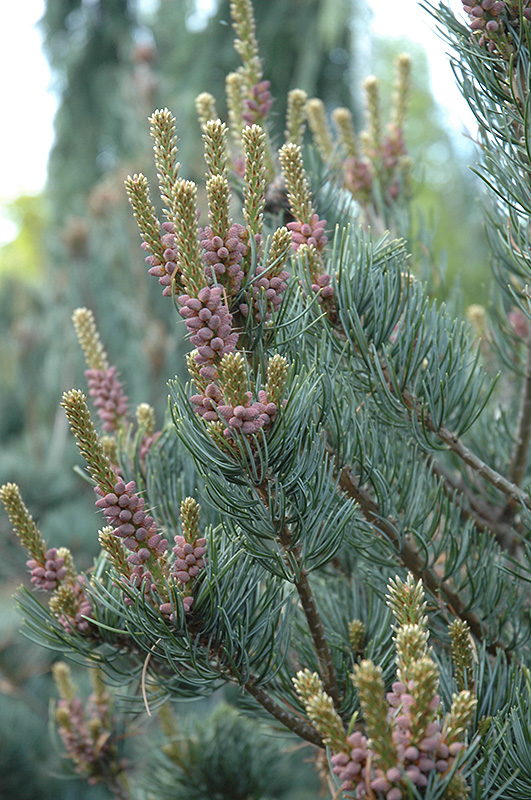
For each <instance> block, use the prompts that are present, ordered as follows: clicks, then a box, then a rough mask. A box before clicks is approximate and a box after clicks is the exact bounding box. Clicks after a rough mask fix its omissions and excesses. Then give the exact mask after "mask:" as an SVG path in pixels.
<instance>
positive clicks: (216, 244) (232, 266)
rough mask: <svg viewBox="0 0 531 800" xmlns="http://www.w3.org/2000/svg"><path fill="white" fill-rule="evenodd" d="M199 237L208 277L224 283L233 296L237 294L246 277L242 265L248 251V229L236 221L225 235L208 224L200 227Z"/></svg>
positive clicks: (212, 280)
mask: <svg viewBox="0 0 531 800" xmlns="http://www.w3.org/2000/svg"><path fill="white" fill-rule="evenodd" d="M199 239H200V241H201V247H202V248H203V255H202V257H203V261H204V263H205V275H206V277H207V279H208V280H209V282H214V281H216V283H223V284H224V285H226V286H227V288H228V290H229V292H230V294H231V296H234V295H236V294H237V292H238V291H239V289H240V286H241V284H242V280H243V277H244V272H243V269H242V267H241V265H242V262H243V259H244V258H245V256H246V255H247V251H248V247H247V240H248V233H247V229H246V228H244V226H243V225H239V224H238V223H235V224H234V225H232V226H231V227H230V228H229V229H228V230H227V232H226V234H225V235H224V236H218V235H215V234H214V233H213V232H212V228H211V227H210V226H207V227H206V228H200V229H199Z"/></svg>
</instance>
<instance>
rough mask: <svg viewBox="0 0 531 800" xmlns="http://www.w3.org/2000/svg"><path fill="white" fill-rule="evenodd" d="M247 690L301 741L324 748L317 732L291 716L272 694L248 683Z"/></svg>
mask: <svg viewBox="0 0 531 800" xmlns="http://www.w3.org/2000/svg"><path fill="white" fill-rule="evenodd" d="M244 686H245V689H246V690H247V691H248V692H249V694H250V695H252V697H254V699H255V700H256V701H257V702H258V703H260V705H261V706H262V708H265V710H266V711H268V712H269V714H271V716H273V717H274V718H275V719H277V720H278V721H279V722H280V723H282V725H284V727H285V728H288V730H290V731H292V732H293V733H295V734H297V736H300V738H301V739H305V740H306V741H307V742H310V744H314V745H316V746H317V747H321V748H323V747H324V744H323V739H322V737H321V736H320V735H319V734H318V733H317V731H316V730H315V729H314V728H313V727H312V726H311V725H309V724H308V723H307V722H306V721H305V720H303V719H301V718H300V717H296V716H295V715H294V714H290V712H289V711H286V709H285V708H283V707H282V706H281V705H280V704H279V703H277V702H276V701H275V700H273V698H272V697H271V695H270V694H268V693H267V692H266V691H265V689H263V688H262V687H261V686H256V684H254V683H252V682H251V681H248V682H247V683H246V684H244Z"/></svg>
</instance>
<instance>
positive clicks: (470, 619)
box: [0, 0, 531, 800]
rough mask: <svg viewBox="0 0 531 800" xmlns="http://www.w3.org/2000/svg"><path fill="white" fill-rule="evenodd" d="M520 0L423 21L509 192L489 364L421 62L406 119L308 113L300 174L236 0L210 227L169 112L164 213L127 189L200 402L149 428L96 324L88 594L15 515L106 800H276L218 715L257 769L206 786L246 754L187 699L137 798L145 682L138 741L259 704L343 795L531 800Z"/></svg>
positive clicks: (526, 66)
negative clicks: (416, 150) (150, 730)
mask: <svg viewBox="0 0 531 800" xmlns="http://www.w3.org/2000/svg"><path fill="white" fill-rule="evenodd" d="M527 6H528V3H527V2H522V0H511V1H510V2H495V3H493V2H492V0H483V2H482V3H481V4H480V3H477V2H475V3H469V4H467V5H466V6H465V12H466V14H467V15H469V18H468V17H467V18H465V20H464V21H458V20H457V19H456V17H455V16H454V15H453V14H452V13H451V12H450V11H449V10H448V8H446V7H445V6H444V5H441V6H440V8H435V7H431V6H430V7H429V10H430V11H431V13H432V14H433V15H434V17H435V18H436V19H437V20H438V22H439V24H440V25H441V26H443V27H444V29H445V30H446V31H447V35H448V38H449V40H450V41H451V42H452V44H453V46H454V51H455V56H454V59H455V61H454V67H455V70H456V73H457V74H458V75H459V77H460V81H461V84H462V86H463V88H464V91H465V93H466V95H467V97H468V99H469V102H470V104H471V107H472V109H473V110H474V113H475V114H476V118H477V120H478V124H479V145H480V150H481V156H482V163H481V166H480V167H479V171H480V174H481V175H482V177H483V178H484V180H485V183H486V184H487V187H488V190H489V193H488V199H487V210H486V218H487V234H488V237H489V241H490V243H491V246H492V252H493V263H494V269H495V274H496V276H497V277H498V278H499V280H498V285H497V288H496V290H495V295H494V297H493V302H492V314H491V315H490V321H489V323H488V325H487V323H486V321H485V320H486V316H487V313H486V312H485V311H484V310H483V309H478V308H477V307H476V308H475V309H474V310H473V311H470V313H469V318H470V319H472V320H475V321H476V323H477V320H478V319H479V320H481V331H480V332H481V334H482V336H481V339H480V340H479V341H478V340H477V339H476V340H475V339H474V338H473V337H472V335H471V331H470V329H469V328H468V327H467V325H466V324H465V323H464V322H462V321H459V320H456V319H454V317H453V315H452V314H450V313H449V311H448V310H447V309H445V307H444V306H443V305H441V304H440V303H438V302H437V301H436V300H434V299H433V298H431V297H430V296H429V295H428V293H427V290H426V288H425V287H424V286H423V285H422V284H421V282H420V281H419V279H418V277H416V275H415V263H414V260H411V259H409V257H408V248H411V249H413V252H414V248H413V245H414V244H415V243H414V241H412V240H410V241H408V240H407V237H408V236H409V235H410V230H409V221H408V220H409V216H408V207H409V202H410V186H409V180H408V176H409V172H410V168H411V162H410V160H409V158H408V156H407V150H406V137H405V126H406V120H407V92H408V75H409V69H410V64H409V60H408V59H407V57H405V56H403V57H401V58H400V59H399V60H398V63H397V78H396V86H395V93H394V96H393V99H392V104H391V114H390V117H389V121H388V122H387V123H385V124H384V123H383V121H382V119H381V100H380V97H379V84H378V80H377V79H376V78H374V77H371V78H368V79H367V80H366V82H365V91H366V98H367V124H366V129H365V130H364V131H362V132H361V133H359V132H358V131H357V130H355V126H354V122H353V116H352V113H351V111H349V110H348V109H345V108H339V109H334V110H332V111H331V113H330V114H329V110H328V109H326V108H325V106H324V105H323V103H322V102H321V101H320V100H319V99H317V98H313V99H308V98H307V97H306V96H305V94H304V92H302V91H301V90H299V89H296V88H294V89H293V90H292V91H291V92H290V94H289V96H288V99H287V109H288V110H287V119H286V133H285V142H284V143H283V144H282V146H281V147H280V148H279V149H277V147H276V145H275V144H274V143H273V141H272V137H271V136H270V133H269V131H268V116H269V113H270V110H271V107H272V102H273V99H272V97H271V95H270V92H269V83H268V81H267V78H266V74H267V70H266V67H265V66H264V64H263V62H262V60H261V58H260V55H259V49H258V39H257V31H256V27H255V23H254V17H253V9H252V5H251V2H250V0H232V3H231V15H232V23H233V27H234V31H235V35H236V41H235V48H236V52H237V53H238V55H239V56H240V58H241V61H242V63H241V66H240V67H239V69H238V70H237V71H235V72H233V73H231V76H230V80H229V81H228V82H227V105H228V109H229V115H228V116H229V119H228V124H226V123H225V122H223V121H221V120H220V119H218V118H217V115H216V111H215V108H216V104H215V99H214V98H213V97H212V96H211V95H209V94H208V93H206V92H204V93H203V94H201V95H200V96H199V98H198V101H197V109H198V116H199V123H200V131H201V136H202V142H203V149H204V157H205V164H206V178H205V195H206V202H207V208H206V214H205V211H203V214H202V215H201V214H200V213H199V211H198V187H197V186H196V184H195V183H194V182H192V181H189V180H186V179H185V178H184V177H181V175H180V165H179V163H178V161H177V156H178V138H177V123H176V121H175V119H174V117H173V115H172V114H171V112H170V111H168V110H167V109H162V110H156V111H155V112H154V113H153V114H152V116H151V118H150V124H151V134H152V138H153V142H154V154H155V163H156V167H157V171H158V180H159V185H160V195H161V200H162V207H163V218H162V219H160V218H159V214H158V212H157V209H156V207H155V205H154V203H153V201H152V199H151V195H150V188H149V186H148V181H147V179H146V178H145V177H144V176H143V175H141V174H135V175H133V176H132V177H130V178H128V180H127V181H126V190H127V194H128V197H129V200H130V202H131V206H132V209H133V214H134V216H135V218H136V220H137V223H138V226H139V230H140V234H141V239H142V245H141V246H142V248H143V249H144V251H145V254H146V262H147V266H148V269H147V272H148V273H149V275H150V276H152V277H155V278H157V280H158V282H159V284H160V286H161V287H162V297H161V298H160V302H161V303H173V305H174V307H175V311H176V316H177V318H178V319H180V320H182V324H181V330H182V331H183V333H184V335H185V336H186V337H187V340H188V341H189V343H190V348H191V349H190V352H189V353H188V356H187V369H188V373H189V381H188V383H183V382H182V381H180V380H179V379H175V380H172V381H170V384H169V385H170V392H171V395H170V408H169V414H168V419H167V421H166V424H165V427H164V429H163V430H162V431H160V432H156V431H155V423H154V413H153V410H152V409H151V408H150V407H149V406H147V405H146V404H142V405H141V406H139V408H138V409H137V413H136V418H135V419H134V420H133V419H131V417H130V416H129V415H128V403H127V396H126V390H125V384H126V379H124V380H123V382H122V380H119V379H118V376H117V367H115V366H111V365H110V364H109V361H108V357H107V355H106V352H105V348H104V345H103V343H102V341H101V338H100V336H99V334H98V330H97V327H96V323H95V320H94V316H93V314H92V312H91V311H90V310H88V309H85V308H81V309H77V310H76V311H75V312H74V317H73V320H74V327H75V330H76V333H77V335H78V338H79V341H80V344H81V348H82V350H83V353H84V356H85V359H86V362H87V372H86V376H87V380H88V387H89V394H90V398H91V402H92V404H93V406H94V409H95V410H96V411H97V414H98V416H99V418H100V423H99V424H100V426H101V433H100V432H99V430H98V428H97V426H96V424H95V422H94V414H93V413H92V412H91V410H90V407H89V401H88V400H87V398H86V397H85V395H84V394H83V392H82V391H81V390H79V389H73V390H71V391H68V392H66V393H65V394H64V396H63V401H62V406H63V408H64V410H65V413H66V416H67V418H68V421H69V423H70V427H71V429H72V433H73V434H74V436H75V438H76V441H77V444H78V446H79V450H80V453H81V455H82V457H83V458H84V460H85V462H86V465H87V478H88V480H90V481H91V482H92V483H93V485H94V491H95V496H96V499H95V505H96V508H97V510H98V511H99V513H100V514H101V515H102V516H103V518H104V519H103V522H104V526H103V527H102V528H101V530H100V532H99V542H100V544H101V555H100V557H99V558H98V560H97V562H96V564H95V566H94V569H93V570H92V571H89V572H88V573H87V574H79V573H78V572H77V570H76V568H75V565H74V562H73V558H72V555H71V554H70V552H69V551H68V550H67V549H66V548H61V549H56V548H55V547H53V542H51V543H48V542H45V541H44V540H43V537H42V535H41V533H40V531H39V529H38V526H37V525H36V523H35V521H34V520H33V519H32V517H31V515H30V513H29V511H28V509H27V508H26V507H25V505H24V503H23V500H22V498H21V496H20V492H19V490H18V488H17V487H16V486H15V485H14V484H6V485H5V486H3V487H2V489H1V490H0V496H1V499H2V502H3V504H4V506H5V508H6V511H7V513H8V515H9V518H10V520H11V522H12V525H13V527H14V529H15V531H16V533H17V535H18V537H19V539H20V542H21V544H22V545H23V547H24V548H26V550H27V552H28V556H29V560H28V562H27V564H28V569H29V570H30V573H31V578H30V581H31V583H32V584H33V589H34V590H36V591H35V593H32V592H29V591H27V590H21V592H20V594H19V603H20V606H21V609H22V614H23V617H24V620H25V625H26V630H27V632H28V634H29V635H30V636H32V637H33V638H37V639H38V641H40V642H41V643H42V644H43V645H44V646H47V647H51V648H52V649H56V650H58V651H60V652H62V653H64V654H65V655H66V656H68V655H70V656H71V657H72V658H73V659H74V660H76V661H77V662H80V661H81V662H83V663H85V664H87V665H88V666H92V667H94V668H97V673H96V675H97V677H96V679H95V681H94V692H93V694H92V696H91V698H90V699H89V701H87V703H86V704H85V706H84V705H83V701H82V700H81V699H79V698H78V697H77V696H76V690H75V688H74V687H73V685H72V682H71V679H70V676H69V672H68V668H67V667H66V666H65V665H64V664H62V663H60V664H57V665H56V667H55V677H56V680H57V684H58V688H59V693H60V698H61V699H60V700H59V702H58V704H57V708H56V714H55V717H56V722H57V726H58V733H59V735H60V737H61V739H62V741H63V743H64V747H65V749H66V755H67V756H68V757H69V758H70V760H71V761H72V763H73V765H74V768H75V770H76V772H77V773H78V774H79V775H81V776H83V777H84V778H86V779H87V780H88V781H89V782H91V783H102V784H104V785H106V786H107V788H108V789H109V791H110V792H111V793H112V794H113V795H114V796H115V797H120V798H128V797H131V798H133V797H144V796H147V795H149V791H150V790H151V789H152V787H153V785H157V786H158V787H159V790H160V792H161V793H162V795H161V796H165V797H166V796H168V797H170V796H171V797H180V796H187V797H192V796H196V794H197V793H199V794H197V796H200V795H201V796H205V793H210V795H209V796H216V797H218V796H219V797H234V796H241V797H266V796H267V787H264V781H263V776H257V775H256V774H253V770H252V769H249V770H247V768H246V769H242V768H241V765H239V764H238V763H237V757H236V755H237V753H238V752H240V749H241V747H243V744H242V742H243V739H242V736H243V734H242V731H243V730H244V729H246V728H245V726H246V725H247V724H248V723H247V722H245V723H244V722H242V720H241V719H240V717H239V716H238V715H237V714H236V715H235V716H234V719H233V718H232V714H233V712H232V711H231V712H230V713H229V712H227V716H226V718H224V719H225V723H226V724H225V723H224V726H220V719H221V718H220V717H219V716H218V717H217V718H215V720H214V718H213V720H214V722H213V725H215V727H216V730H218V729H219V730H221V729H222V728H223V730H224V731H225V732H226V733H224V734H223V738H225V736H230V735H231V733H230V731H233V734H234V743H235V744H234V748H235V749H234V754H235V761H234V765H233V771H232V773H230V775H229V772H227V776H226V778H225V779H224V781H223V782H222V784H221V785H220V782H219V780H218V778H219V774H218V773H216V774H215V775H214V772H213V773H212V774H211V775H209V766H211V765H212V764H214V763H220V764H221V763H222V762H223V763H224V765H225V767H226V766H227V759H226V758H225V757H224V758H221V757H220V756H219V753H221V752H225V751H224V750H223V747H224V745H225V744H226V743H225V742H222V741H220V742H219V743H218V744H217V745H216V743H213V742H212V741H207V737H205V736H204V735H203V734H201V735H200V738H199V739H197V737H196V738H195V739H194V738H193V736H192V738H191V739H190V740H189V742H188V743H186V737H180V739H179V743H178V742H177V739H176V738H175V736H174V733H175V723H174V722H173V721H172V715H171V712H170V710H169V706H168V705H164V706H163V707H162V709H161V711H160V726H161V730H162V731H163V732H164V733H165V734H166V736H167V740H166V742H165V744H164V746H163V747H162V751H163V753H164V754H165V756H167V758H166V760H165V761H164V760H160V759H159V760H158V761H157V762H156V768H155V774H154V776H153V775H152V771H153V770H152V768H151V765H150V766H149V768H148V767H147V766H146V764H144V771H143V774H142V765H141V764H140V766H138V768H137V772H136V776H135V781H131V780H130V773H131V772H132V770H133V769H134V767H135V765H133V764H131V763H128V762H127V761H124V759H123V757H122V755H121V741H122V735H121V728H122V726H123V725H124V724H127V723H126V722H124V720H123V719H122V720H120V719H119V714H118V711H117V707H114V708H113V707H112V704H111V698H110V693H109V691H108V689H107V688H106V686H105V683H104V682H102V681H105V682H107V683H108V684H114V685H117V686H121V687H128V688H129V690H130V695H129V701H130V707H131V709H136V710H138V707H139V706H140V707H142V705H141V704H143V708H144V711H145V715H146V717H148V716H152V714H154V713H155V710H156V709H157V708H158V707H159V706H161V705H162V704H163V703H164V702H165V701H172V700H179V699H187V700H189V699H191V698H201V697H205V696H206V695H209V694H211V693H212V692H213V691H214V690H215V689H218V688H219V687H223V686H228V685H230V684H233V685H235V686H237V687H238V688H239V690H240V693H241V697H242V698H243V699H242V701H241V702H242V703H243V704H244V705H245V706H246V708H247V710H250V711H251V712H252V713H253V715H254V717H255V719H261V720H267V721H268V724H269V725H271V726H272V727H273V728H274V729H275V730H276V731H282V732H283V733H284V735H285V736H286V737H288V739H289V738H291V739H292V740H295V739H296V738H298V739H299V740H300V741H302V743H303V744H304V745H305V747H304V750H303V753H304V756H301V758H303V759H305V758H306V754H310V755H311V757H312V758H313V759H314V760H315V763H316V765H317V768H318V771H319V776H320V778H321V781H322V784H323V788H324V789H325V791H328V792H329V793H330V795H331V796H332V797H340V796H343V797H350V798H358V800H362V799H363V798H367V799H368V800H369V799H371V800H384V799H385V800H406V798H425V800H439V798H446V800H460V799H461V798H466V797H471V798H474V800H494V799H495V798H513V797H527V796H531V767H530V764H531V745H530V742H531V723H530V720H529V714H528V707H529V692H530V690H531V687H530V684H529V673H528V669H527V666H526V664H527V662H528V660H529V638H530V633H531V631H530V625H529V609H530V601H529V589H528V587H529V581H530V577H529V575H530V566H531V556H530V550H529V546H528V542H527V537H528V533H529V530H530V511H531V497H530V494H529V480H530V469H529V445H530V441H531V423H530V420H531V414H530V410H531V338H530V334H529V330H530V327H529V319H530V318H531V309H530V307H529V297H530V295H529V292H528V289H527V286H526V280H528V276H529V273H530V271H531V256H530V249H529V215H530V214H531V201H530V199H529V189H528V176H529V170H530V159H531V156H530V152H531V147H530V142H529V125H528V116H529V104H530V103H531V99H530V95H529V86H530V78H531V76H530V70H531V67H530V49H531V22H530V20H529V17H530V16H531V14H530V12H529V9H528V8H527ZM329 116H330V118H331V120H332V123H331V124H330V123H329V121H328V117H329ZM307 123H308V124H309V128H310V130H311V134H312V137H313V142H314V145H315V147H314V148H312V147H310V148H308V149H304V148H303V142H304V136H305V126H306V124H307ZM332 126H333V127H332ZM198 130H199V128H198ZM198 139H199V133H198ZM316 153H317V154H318V155H316ZM309 163H312V164H313V167H314V170H313V171H312V173H311V174H310V171H309V170H308V167H307V165H308V164H309ZM314 173H315V174H314ZM201 217H203V219H202V218H201ZM399 236H400V237H406V238H396V237H399ZM150 279H151V278H149V277H146V280H150ZM516 321H517V322H518V324H516ZM477 326H479V323H477ZM483 364H485V366H483ZM493 368H494V369H493ZM496 371H498V372H499V377H498V380H497V381H496V380H495V379H494V378H493V377H492V376H493V374H494V373H495V372H496ZM37 592H38V593H39V594H37ZM43 596H45V597H46V596H47V597H48V602H46V601H45V602H44V603H42V602H41V601H40V598H42V597H43ZM135 689H136V697H135ZM122 691H123V690H122ZM136 698H138V700H139V701H140V702H137V699H136ZM232 723H234V724H232ZM172 731H173V733H172ZM201 737H202V738H201ZM177 738H179V737H177ZM183 741H184V743H183ZM198 741H201V742H204V744H203V745H202V747H203V752H201V749H202V748H201V747H199V746H198V744H197V742H198ZM218 745H219V747H218ZM257 746H258V745H257ZM143 747H144V750H145V743H144V745H143ZM216 747H218V750H216ZM209 748H210V749H209ZM238 748H240V749H238ZM206 751H208V752H209V753H211V754H212V755H211V756H210V764H209V763H207V762H206V761H205V758H204V754H205V752H206ZM242 752H243V751H242ZM216 753H218V755H216ZM144 755H146V752H144ZM148 756H149V753H148ZM202 757H203V760H201V758H202ZM252 757H253V756H252V755H251V756H250V758H251V759H252ZM228 758H229V760H230V756H229V757H228ZM216 759H217V760H216ZM256 763H257V764H262V763H264V764H265V756H264V758H262V760H260V757H259V756H258V754H257V762H256ZM199 765H204V768H203V767H201V769H200V767H199ZM201 770H202V772H203V774H202V775H201V777H200V778H198V775H199V773H200V772H201ZM172 776H173V778H172ZM258 778H260V780H258ZM216 780H217V783H216ZM238 781H239V784H238ZM242 782H243V783H242ZM236 784H238V786H239V788H238V791H237V792H236V790H235V789H234V786H236ZM172 785H173V786H174V790H173V793H172V789H171V787H172ZM179 787H182V790H183V791H182V793H179V792H180V789H179ZM198 787H200V788H198ZM201 787H202V788H201ZM258 787H259V788H258ZM143 791H145V792H146V795H145V794H142V792H143ZM275 791H276V793H277V796H280V795H281V794H282V789H281V788H278V789H276V790H275ZM194 792H195V794H194ZM201 792H203V794H201Z"/></svg>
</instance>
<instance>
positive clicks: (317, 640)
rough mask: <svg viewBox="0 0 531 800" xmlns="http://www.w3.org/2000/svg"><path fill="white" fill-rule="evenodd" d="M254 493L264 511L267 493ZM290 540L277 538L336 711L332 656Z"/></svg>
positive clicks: (288, 536)
mask: <svg viewBox="0 0 531 800" xmlns="http://www.w3.org/2000/svg"><path fill="white" fill-rule="evenodd" d="M258 494H259V495H260V499H261V501H262V503H263V504H264V506H265V507H266V508H268V492H267V490H266V489H265V487H264V486H262V487H258ZM291 540H292V536H291V532H290V531H289V529H288V528H287V527H284V528H283V530H282V532H281V534H280V536H279V541H280V545H281V547H282V549H283V550H284V552H285V553H286V554H287V552H288V550H289V552H290V553H291V555H292V556H293V557H294V558H295V561H296V563H297V570H296V571H295V570H294V571H293V572H294V584H295V588H296V589H297V593H298V595H299V600H300V603H301V607H302V610H303V612H304V616H305V617H306V622H307V623H308V628H309V631H310V636H311V638H312V642H313V646H314V649H315V654H316V656H317V661H318V664H319V672H320V675H321V678H322V681H323V687H324V689H325V691H326V693H327V694H328V695H330V697H331V698H332V700H333V703H334V706H335V708H336V710H339V708H340V705H341V698H340V695H339V687H338V684H337V677H336V672H335V668H334V662H333V659H332V653H331V651H330V647H329V645H328V640H327V638H326V634H325V630H324V626H323V622H322V620H321V616H320V614H319V609H318V608H317V603H316V602H315V597H314V594H313V592H312V588H311V586H310V582H309V580H308V573H307V572H306V570H304V569H303V567H302V561H301V555H300V548H298V547H293V546H292V544H291ZM286 563H287V564H288V565H290V560H289V559H287V558H286ZM292 569H293V568H292Z"/></svg>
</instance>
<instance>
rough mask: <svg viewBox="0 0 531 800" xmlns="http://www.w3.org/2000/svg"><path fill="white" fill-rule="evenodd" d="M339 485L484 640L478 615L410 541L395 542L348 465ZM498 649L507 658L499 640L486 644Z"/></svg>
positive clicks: (402, 557)
mask: <svg viewBox="0 0 531 800" xmlns="http://www.w3.org/2000/svg"><path fill="white" fill-rule="evenodd" d="M339 485H340V487H341V489H342V490H343V491H344V492H345V493H346V494H348V496H349V497H352V498H353V499H354V500H356V501H357V502H358V504H359V506H360V509H361V512H362V513H363V516H364V517H365V519H366V520H367V521H368V522H370V523H371V525H373V526H374V528H375V530H376V531H377V532H378V533H379V534H382V533H383V534H384V535H385V536H386V537H387V539H388V540H389V541H390V542H391V544H392V545H393V546H394V547H395V548H396V551H397V555H398V557H399V558H400V560H401V561H402V564H403V566H404V567H406V568H407V569H408V570H409V571H410V572H411V573H412V574H413V575H414V576H415V578H417V580H418V579H419V578H420V579H421V580H422V582H423V584H424V586H425V587H426V588H427V589H429V590H430V592H432V594H434V595H436V596H437V597H441V598H443V599H444V601H445V603H446V604H447V605H448V607H449V608H450V610H451V611H452V612H453V613H454V614H455V616H457V617H459V618H460V619H462V620H464V621H465V622H466V623H467V624H468V625H469V627H470V630H471V632H472V633H473V634H474V636H475V637H476V638H477V639H478V640H479V641H484V640H485V630H484V627H483V624H482V622H481V620H480V618H479V617H478V616H477V614H475V613H474V612H473V611H466V610H465V604H464V602H463V601H462V599H461V598H460V597H459V595H458V594H457V592H456V591H455V590H454V589H453V588H452V586H451V585H450V583H449V582H448V581H443V580H442V579H441V578H440V577H439V576H438V575H437V572H436V571H435V570H434V569H432V568H430V567H425V566H424V565H423V561H422V558H421V556H420V555H419V553H418V551H417V550H416V549H415V547H414V546H413V545H412V544H411V543H410V542H405V543H404V544H403V545H402V544H401V543H400V542H399V540H398V537H397V535H396V531H395V526H394V525H393V522H392V521H391V520H389V519H386V518H384V517H382V516H381V514H380V510H379V508H378V505H377V503H376V502H375V501H374V500H373V499H372V497H371V496H370V494H369V492H368V491H367V490H366V489H364V488H362V487H360V485H359V481H358V480H357V478H356V477H355V476H354V475H353V473H352V470H351V469H350V468H349V467H343V468H342V469H341V470H340V473H339ZM499 649H502V650H504V652H505V653H506V655H507V658H508V659H509V660H510V658H511V651H510V650H509V649H508V648H507V647H506V646H505V645H504V644H503V642H500V641H495V642H491V643H490V644H488V645H487V650H488V652H489V653H492V654H493V655H495V654H496V652H497V650H499Z"/></svg>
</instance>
